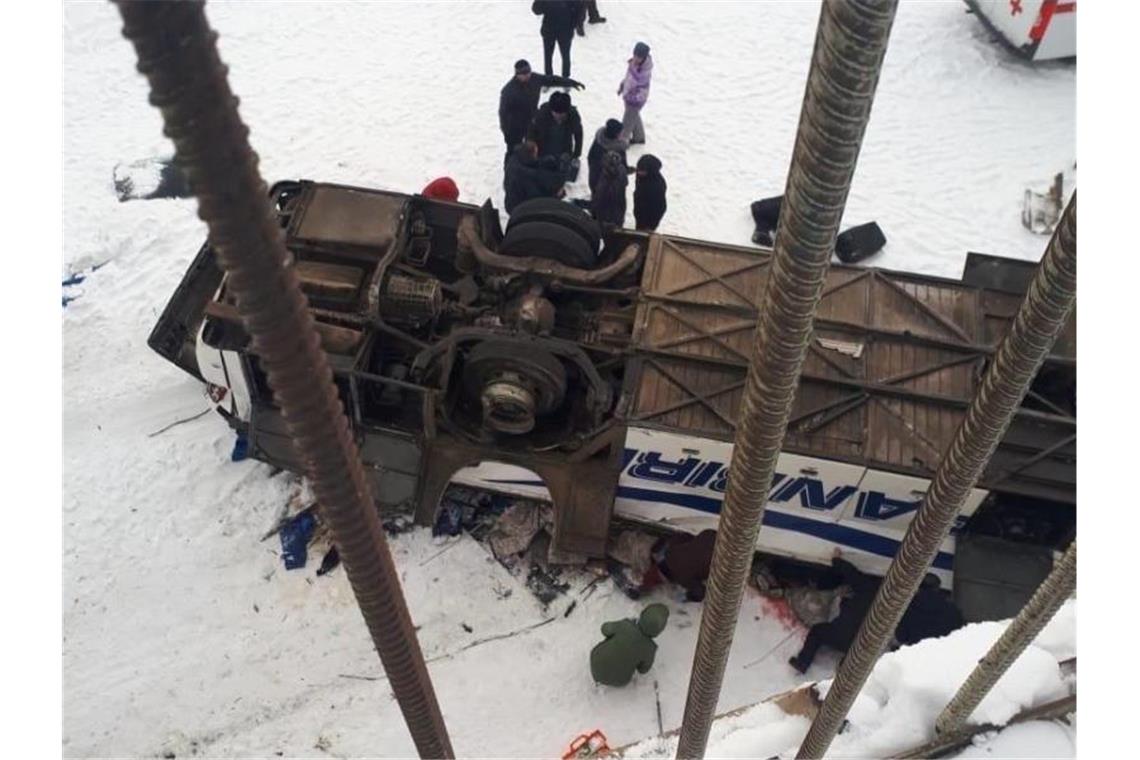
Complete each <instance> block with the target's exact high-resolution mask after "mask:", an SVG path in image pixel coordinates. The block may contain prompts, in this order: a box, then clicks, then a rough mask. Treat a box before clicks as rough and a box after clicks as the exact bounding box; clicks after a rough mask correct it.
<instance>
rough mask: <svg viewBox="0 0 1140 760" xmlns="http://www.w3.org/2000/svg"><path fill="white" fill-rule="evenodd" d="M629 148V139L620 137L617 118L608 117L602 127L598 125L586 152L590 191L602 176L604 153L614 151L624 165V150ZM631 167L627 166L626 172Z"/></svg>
mask: <svg viewBox="0 0 1140 760" xmlns="http://www.w3.org/2000/svg"><path fill="white" fill-rule="evenodd" d="M627 150H629V140H627V139H626V138H624V137H622V134H621V122H620V121H618V120H617V119H609V120H608V121H606V125H605V126H604V127H599V128H598V131H597V132H596V133H595V134H594V142H593V143H591V144H590V151H589V152H588V153H587V154H586V166H587V168H588V169H589V174H588V179H589V182H590V192H591V193H592V192H594V188H595V187H596V186H597V184H598V179H599V178H600V177H601V176H602V159H603V158H604V157H605V155H606V153H609V152H611V151H612V152H614V153H617V154H619V155H620V156H621V162H622V165H623V166H624V165H626V163H627V160H626V151H627ZM632 171H633V170H632V169H629V168H627V169H626V172H627V173H630V172H632Z"/></svg>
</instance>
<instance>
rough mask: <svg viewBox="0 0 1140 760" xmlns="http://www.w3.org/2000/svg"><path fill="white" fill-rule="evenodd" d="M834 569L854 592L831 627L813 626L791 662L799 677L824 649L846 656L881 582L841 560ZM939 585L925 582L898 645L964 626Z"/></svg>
mask: <svg viewBox="0 0 1140 760" xmlns="http://www.w3.org/2000/svg"><path fill="white" fill-rule="evenodd" d="M831 567H832V569H833V570H834V571H835V572H836V573H838V574H839V576H840V578H841V582H842V583H844V584H846V585H847V586H849V587H850V589H851V590H850V592H849V593H848V594H847V595H846V596H845V597H844V599H843V601H842V602H841V604H840V607H839V615H838V617H836V618H835V619H834V620H832V621H830V622H828V623H820V624H818V625H813V626H812V627H811V629H810V630H809V631H808V635H807V639H805V640H804V645H803V647H802V648H801V649H800V651H799V654H797V655H796V656H795V657H793V658H791V659H790V660H788V663H789V664H790V665H791V666H792V667H793V668H795V669H796V670H797V671H799V672H800V673H803V672H804V671H806V670H807V669H808V668H809V667H810V666H811V663H812V660H814V659H815V655H816V652H818V651H819V648H820V647H821V646H824V645H826V646H829V647H831V648H832V649H835V650H836V651H839V652H846V651H847V650H848V649H849V648H850V647H851V644H852V643H853V642H854V641H855V637H856V635H858V633H859V627H860V626H861V625H862V624H863V618H864V617H866V615H867V610H869V609H870V608H871V603H872V602H873V601H874V600H875V594H877V593H878V591H879V584H880V583H881V582H882V581H881V579H879V578H876V577H875V576H873V575H868V574H867V573H863V572H861V571H860V570H858V569H857V568H856V567H855V566H854V565H852V564H851V563H850V562H847V561H846V560H843V559H840V558H839V557H838V556H836V557H835V558H833V559H832V560H831ZM938 585H939V581H938V577H937V576H935V575H933V574H928V575H927V576H926V578H925V579H924V580H923V582H922V586H921V588H919V590H918V592H917V593H916V594H915V596H914V598H913V599H912V600H911V602H910V604H909V605H908V606H907V608H906V612H904V613H903V616H902V619H901V620H900V621H899V624H898V628H897V629H896V630H895V637H894V638H895V641H896V642H898V643H900V644H916V643H918V642H919V641H922V640H923V639H930V638H935V637H938V636H945V635H947V634H949V633H952V632H953V631H956V630H958V629H959V628H961V627H962V626H963V625H965V621H964V620H963V619H962V613H961V612H959V611H958V608H957V607H955V606H954V602H952V601H951V600H950V598H949V597H947V596H946V595H945V594H943V593H942V592H941V591H940V590H939V589H938Z"/></svg>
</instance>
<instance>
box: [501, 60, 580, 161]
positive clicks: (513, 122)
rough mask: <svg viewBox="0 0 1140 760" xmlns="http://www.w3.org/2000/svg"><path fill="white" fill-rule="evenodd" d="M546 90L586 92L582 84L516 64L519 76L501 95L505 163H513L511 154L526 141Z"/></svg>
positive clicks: (506, 85)
mask: <svg viewBox="0 0 1140 760" xmlns="http://www.w3.org/2000/svg"><path fill="white" fill-rule="evenodd" d="M543 87H573V88H575V89H578V90H584V89H585V88H586V86H585V85H584V84H582V83H581V82H578V81H575V80H573V79H568V78H563V77H553V76H546V75H544V74H535V73H534V72H533V71H531V69H530V64H529V63H528V62H527V61H525V60H519V61H516V62H515V75H514V76H513V77H511V81H509V82H507V83H506V84H505V85H503V89H502V90H501V91H500V92H499V130H500V131H501V132H502V133H503V142H505V143H506V145H507V155H506V157H505V158H504V159H503V160H504V163H505V162H506V161H507V160H510V157H511V151H513V150H514V149H515V146H516V145H518V144H519V143H521V142H522V141H523V140H525V139H526V132H527V129H529V128H530V123H531V122H532V121H534V115H535V114H536V113H537V112H538V100H539V98H540V97H541V94H542V88H543Z"/></svg>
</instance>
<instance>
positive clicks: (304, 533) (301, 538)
mask: <svg viewBox="0 0 1140 760" xmlns="http://www.w3.org/2000/svg"><path fill="white" fill-rule="evenodd" d="M316 526H317V518H316V516H315V515H314V514H313V513H312V512H311V511H309V510H305V511H304V512H301V513H299V514H297V515H295V516H293V517H291V518H289V520H288V521H287V522H286V523H285V524H284V525H283V526H281V530H280V533H281V558H282V559H283V560H284V561H285V569H286V570H296V569H297V568H301V567H304V566H305V562H306V561H307V559H308V550H309V539H310V538H312V537H313V530H314V529H315V528H316Z"/></svg>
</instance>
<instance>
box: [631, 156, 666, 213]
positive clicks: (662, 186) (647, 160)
mask: <svg viewBox="0 0 1140 760" xmlns="http://www.w3.org/2000/svg"><path fill="white" fill-rule="evenodd" d="M667 188H668V186H667V185H666V183H665V178H664V177H662V176H661V160H660V159H659V158H657V156H654V155H651V154H649V153H646V154H645V155H644V156H642V157H641V158H639V159H638V160H637V182H636V184H635V185H634V188H633V219H634V221H635V222H636V223H637V229H639V230H645V231H647V232H652V231H653V230H656V229H657V225H659V224H661V218H662V217H663V216H665V209H666V203H665V191H666V189H667Z"/></svg>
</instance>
